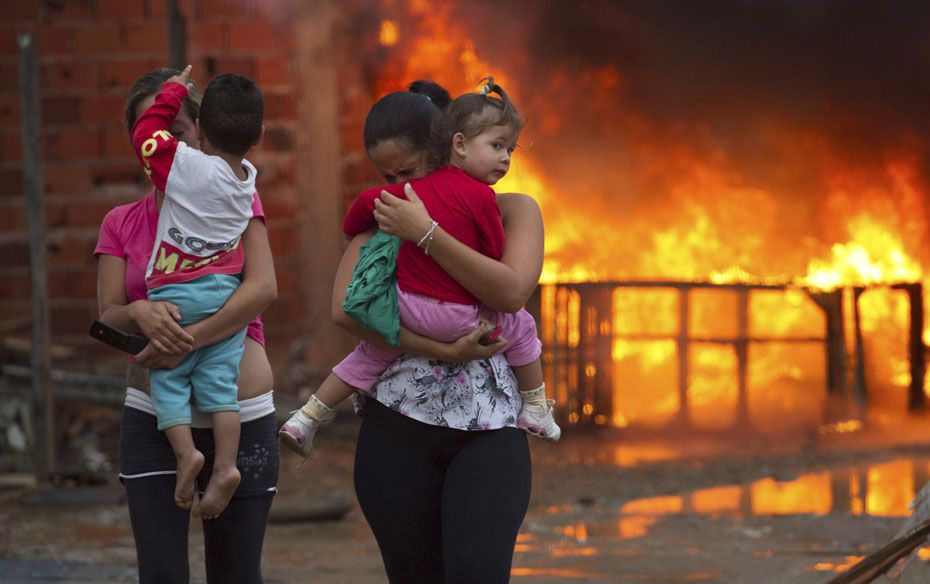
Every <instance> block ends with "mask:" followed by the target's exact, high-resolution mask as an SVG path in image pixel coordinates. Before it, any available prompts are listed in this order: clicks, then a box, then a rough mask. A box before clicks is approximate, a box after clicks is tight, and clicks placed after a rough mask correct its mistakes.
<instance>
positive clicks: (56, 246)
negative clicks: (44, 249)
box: [48, 216, 103, 271]
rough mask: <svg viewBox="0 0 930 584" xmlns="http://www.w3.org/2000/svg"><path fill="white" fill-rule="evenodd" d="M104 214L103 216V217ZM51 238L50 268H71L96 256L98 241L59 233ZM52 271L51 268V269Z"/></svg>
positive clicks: (49, 250)
mask: <svg viewBox="0 0 930 584" xmlns="http://www.w3.org/2000/svg"><path fill="white" fill-rule="evenodd" d="M102 218H103V216H101V219H102ZM54 235H55V234H53V236H52V237H50V238H49V243H48V265H49V267H50V268H62V267H66V268H70V267H73V266H75V265H78V266H79V265H82V264H86V263H88V262H89V261H90V260H91V258H92V257H93V256H94V247H95V245H96V241H94V240H90V239H86V238H77V237H73V236H70V235H69V234H67V232H65V234H64V236H62V235H61V234H58V237H55V236H54ZM50 271H51V270H50Z"/></svg>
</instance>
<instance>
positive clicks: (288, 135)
mask: <svg viewBox="0 0 930 584" xmlns="http://www.w3.org/2000/svg"><path fill="white" fill-rule="evenodd" d="M258 148H259V150H261V151H264V152H290V151H291V150H293V149H294V134H293V133H292V132H291V130H290V129H289V128H282V127H275V128H265V136H264V137H263V138H262V141H261V144H259V146H258Z"/></svg>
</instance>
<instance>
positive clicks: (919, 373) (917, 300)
mask: <svg viewBox="0 0 930 584" xmlns="http://www.w3.org/2000/svg"><path fill="white" fill-rule="evenodd" d="M894 289H895V290H904V292H905V293H906V294H907V299H908V301H909V302H910V305H911V318H910V326H909V330H908V342H907V352H908V356H909V358H910V362H911V386H910V388H908V393H907V409H908V410H909V411H912V412H915V411H918V410H922V409H924V408H926V407H927V396H926V394H924V380H925V378H926V375H927V364H926V361H925V354H926V350H927V348H926V347H925V346H924V340H923V332H924V287H923V284H921V283H920V282H913V283H910V284H898V285H896V286H894Z"/></svg>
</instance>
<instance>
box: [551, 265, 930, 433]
mask: <svg viewBox="0 0 930 584" xmlns="http://www.w3.org/2000/svg"><path fill="white" fill-rule="evenodd" d="M546 288H547V289H546V290H545V291H544V292H543V294H539V295H537V296H536V297H535V299H534V306H533V310H534V312H535V313H536V314H538V315H540V316H541V318H540V325H541V326H540V330H541V331H542V334H543V339H544V342H545V345H546V351H545V354H544V367H545V372H546V378H547V383H548V386H549V387H550V389H551V390H552V392H553V395H555V396H556V398H557V401H558V403H559V404H560V406H561V408H562V411H561V415H562V417H563V419H564V420H565V421H566V422H568V423H569V424H594V425H605V424H613V425H617V426H624V427H625V426H627V425H628V424H629V417H628V415H627V414H626V411H625V407H624V403H623V402H622V399H620V398H619V397H618V393H617V385H618V384H621V383H622V380H621V379H618V376H617V375H616V371H615V370H616V368H615V367H614V360H615V359H614V356H615V350H614V344H615V343H616V342H617V341H632V342H636V341H647V342H649V341H659V342H668V343H673V344H674V359H673V361H674V363H672V365H673V366H675V368H676V370H677V379H676V382H677V385H676V388H675V389H676V398H677V400H676V401H677V403H676V407H675V411H674V415H673V419H672V422H673V423H675V424H677V425H683V426H689V425H691V418H692V416H691V409H692V400H693V398H692V397H691V393H690V391H689V388H690V386H691V357H690V355H691V352H692V348H693V347H694V346H699V345H708V344H709V345H719V346H723V347H727V348H728V349H730V350H732V351H733V355H734V357H735V371H734V373H735V378H736V396H735V404H734V410H735V415H734V416H733V419H732V425H731V427H735V428H749V427H750V426H751V425H752V421H751V416H750V412H749V392H750V391H751V389H750V387H749V382H748V377H749V376H748V367H749V360H750V357H749V352H750V347H751V346H752V345H754V344H765V343H779V344H788V345H792V344H816V345H820V346H822V347H823V355H824V371H825V378H826V396H825V397H826V398H828V399H827V400H826V403H827V404H828V405H832V406H833V408H832V410H831V411H829V412H828V414H827V417H828V420H831V419H841V418H843V417H844V416H845V417H848V416H849V415H850V414H861V413H862V411H863V410H864V409H865V407H866V405H867V404H868V401H869V391H868V386H867V381H866V367H867V362H868V360H867V359H868V357H867V355H866V350H865V343H864V338H863V333H862V324H861V322H862V319H861V312H860V297H861V296H862V294H863V293H864V292H865V291H866V290H867V287H865V286H856V287H850V288H836V289H833V290H818V289H815V288H809V287H806V288H798V287H796V286H789V285H788V284H762V283H758V284H750V283H728V284H727V283H724V284H717V283H710V282H674V281H632V280H630V281H618V282H599V283H592V282H587V283H575V284H553V285H550V286H547V287H546ZM789 288H790V289H795V290H800V291H803V293H804V294H806V295H807V297H808V298H809V299H810V300H811V301H812V302H813V303H814V305H815V306H817V307H818V308H819V309H820V311H821V312H822V315H823V334H822V335H818V336H797V335H794V336H772V335H764V334H753V333H752V332H751V330H750V320H751V319H750V296H751V294H752V293H753V292H755V291H778V292H784V291H786V290H789ZM625 289H635V290H643V291H645V292H647V293H648V292H651V291H662V290H667V291H672V292H674V294H675V296H676V297H677V326H676V328H675V330H667V331H666V332H659V333H650V332H639V333H635V332H633V333H631V332H627V333H624V332H618V331H616V330H615V327H614V323H615V314H614V312H615V311H614V306H615V293H616V292H617V291H619V290H625ZM891 289H892V290H896V291H901V292H904V293H905V294H906V297H907V302H908V304H909V314H910V322H909V326H908V332H907V337H908V342H907V348H908V355H909V359H908V363H909V373H910V375H909V377H910V379H909V385H908V390H907V409H908V410H910V411H916V410H919V409H922V408H923V407H924V406H925V404H926V394H925V391H924V386H925V377H926V372H925V357H924V353H925V350H926V349H925V347H924V343H923V339H922V335H923V330H924V305H923V286H922V284H920V283H906V284H895V285H892V286H891ZM698 290H703V291H710V292H719V293H731V294H734V295H735V300H736V301H735V302H734V303H733V305H732V309H733V312H734V313H735V314H732V315H730V316H731V317H732V321H733V322H734V323H735V327H733V330H732V333H731V334H726V333H724V334H717V335H706V334H699V333H698V334H695V333H694V332H693V331H692V327H691V322H692V310H693V309H692V296H693V294H694V293H695V291H698ZM544 297H545V298H546V299H547V301H546V302H543V301H542V300H541V299H542V298H544ZM847 303H849V304H851V310H850V311H849V312H850V318H848V319H847V318H846V317H845V315H846V313H847V310H846V305H847ZM559 315H561V317H559ZM661 317H662V315H655V318H661ZM721 317H724V318H725V316H724V315H721ZM847 320H848V321H849V322H850V325H851V327H852V329H853V330H852V339H851V342H850V343H848V342H847V341H848V339H847ZM848 344H850V345H852V355H850V351H849V350H848V348H847V347H848ZM640 390H641V391H644V392H649V391H650V390H651V388H649V387H644V388H640ZM850 405H854V406H855V407H856V410H857V411H855V412H853V411H851V410H850V409H849V408H848V407H847V406H850ZM837 408H838V409H837Z"/></svg>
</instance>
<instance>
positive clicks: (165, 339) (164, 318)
mask: <svg viewBox="0 0 930 584" xmlns="http://www.w3.org/2000/svg"><path fill="white" fill-rule="evenodd" d="M130 309H131V310H132V318H133V320H134V321H136V324H138V325H139V328H140V329H141V330H142V334H144V335H145V336H146V337H148V339H149V344H150V345H152V346H153V347H154V348H155V349H157V350H159V351H161V352H162V353H169V354H172V355H182V356H183V355H186V354H187V353H188V352H189V351H190V350H191V349H192V348H193V347H194V337H192V336H191V335H190V334H189V333H188V332H187V331H185V330H184V329H183V328H181V325H179V324H178V321H179V320H181V311H180V310H178V307H177V306H175V305H174V304H172V303H170V302H162V301H160V302H149V301H147V300H137V301H135V302H133V303H132V304H131V305H130Z"/></svg>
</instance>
